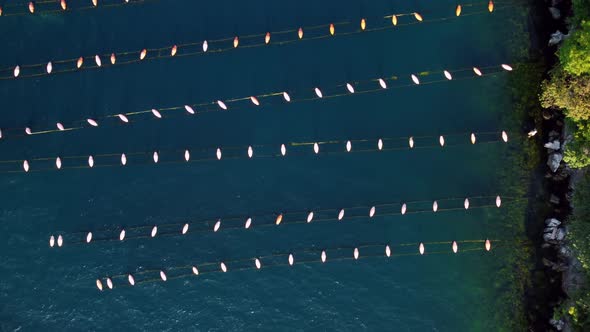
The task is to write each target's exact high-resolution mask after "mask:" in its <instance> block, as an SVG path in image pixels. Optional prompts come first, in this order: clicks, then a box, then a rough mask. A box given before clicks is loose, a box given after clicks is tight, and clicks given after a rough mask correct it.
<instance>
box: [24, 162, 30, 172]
mask: <svg viewBox="0 0 590 332" xmlns="http://www.w3.org/2000/svg"><path fill="white" fill-rule="evenodd" d="M23 169H24V170H25V172H28V171H29V162H28V161H27V160H25V161H23Z"/></svg>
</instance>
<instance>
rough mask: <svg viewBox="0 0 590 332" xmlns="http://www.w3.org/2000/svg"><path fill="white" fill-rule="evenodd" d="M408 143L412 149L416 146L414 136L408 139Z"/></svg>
mask: <svg viewBox="0 0 590 332" xmlns="http://www.w3.org/2000/svg"><path fill="white" fill-rule="evenodd" d="M408 145H409V146H410V149H413V148H414V137H411V136H410V138H409V139H408Z"/></svg>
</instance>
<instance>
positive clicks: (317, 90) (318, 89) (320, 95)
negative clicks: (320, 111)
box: [314, 88, 324, 98]
mask: <svg viewBox="0 0 590 332" xmlns="http://www.w3.org/2000/svg"><path fill="white" fill-rule="evenodd" d="M314 91H315V94H316V96H318V98H323V97H324V95H323V94H322V91H321V90H320V88H315V89H314Z"/></svg>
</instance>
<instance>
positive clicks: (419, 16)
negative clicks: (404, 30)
mask: <svg viewBox="0 0 590 332" xmlns="http://www.w3.org/2000/svg"><path fill="white" fill-rule="evenodd" d="M414 18H415V19H416V21H418V22H422V21H423V20H424V19H423V18H422V15H420V14H418V13H414Z"/></svg>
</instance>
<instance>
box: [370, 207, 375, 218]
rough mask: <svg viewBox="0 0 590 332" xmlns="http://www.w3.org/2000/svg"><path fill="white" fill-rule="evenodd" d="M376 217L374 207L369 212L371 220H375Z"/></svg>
mask: <svg viewBox="0 0 590 332" xmlns="http://www.w3.org/2000/svg"><path fill="white" fill-rule="evenodd" d="M374 215H375V207H374V206H372V207H371V209H370V210H369V218H373V216H374Z"/></svg>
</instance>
